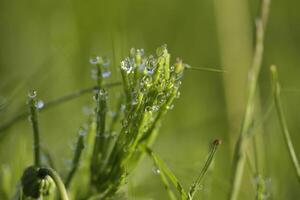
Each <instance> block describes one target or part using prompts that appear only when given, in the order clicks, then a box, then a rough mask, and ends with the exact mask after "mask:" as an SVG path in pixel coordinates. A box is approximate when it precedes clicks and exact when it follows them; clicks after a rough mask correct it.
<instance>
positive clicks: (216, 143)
mask: <svg viewBox="0 0 300 200" xmlns="http://www.w3.org/2000/svg"><path fill="white" fill-rule="evenodd" d="M221 143H222V142H221V141H220V140H215V141H214V142H213V144H212V145H213V146H212V149H211V151H210V153H209V155H208V158H207V160H206V162H205V164H204V166H203V168H202V170H201V172H200V174H199V176H198V177H197V179H196V180H195V181H194V183H193V184H192V186H191V187H190V190H189V193H188V196H189V198H188V199H193V198H194V195H195V193H196V192H197V191H198V190H199V188H200V185H201V183H202V181H203V179H204V177H205V175H206V173H207V171H208V169H209V167H210V165H211V163H212V161H213V159H214V156H215V153H216V152H217V149H218V146H219V145H220V144H221Z"/></svg>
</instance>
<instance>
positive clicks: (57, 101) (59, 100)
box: [0, 82, 121, 140]
mask: <svg viewBox="0 0 300 200" xmlns="http://www.w3.org/2000/svg"><path fill="white" fill-rule="evenodd" d="M120 85H121V82H115V83H108V84H105V87H106V88H110V87H116V86H120ZM97 89H98V87H97V86H96V87H95V86H93V87H88V88H84V89H80V90H77V91H75V92H72V93H70V94H67V95H64V96H62V97H58V98H56V99H53V100H50V101H48V102H45V103H44V105H43V106H42V107H41V108H39V109H38V110H39V111H44V110H47V109H48V108H51V107H54V106H57V105H60V104H62V103H65V102H68V101H70V100H73V99H76V98H78V97H81V96H82V95H84V94H87V93H91V92H93V91H94V90H97ZM27 115H28V112H27V111H21V112H20V113H19V114H17V115H16V116H14V117H13V118H11V119H10V120H8V121H7V122H5V123H4V124H2V125H1V126H0V133H1V134H0V140H1V139H2V138H3V137H4V133H3V131H5V130H6V129H8V128H10V127H11V126H12V125H14V124H15V123H17V122H18V121H21V120H23V119H25V118H26V117H27Z"/></svg>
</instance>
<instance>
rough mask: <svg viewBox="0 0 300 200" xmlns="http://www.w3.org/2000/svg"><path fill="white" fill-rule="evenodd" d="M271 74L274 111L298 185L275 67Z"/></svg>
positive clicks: (299, 168) (297, 169)
mask: <svg viewBox="0 0 300 200" xmlns="http://www.w3.org/2000/svg"><path fill="white" fill-rule="evenodd" d="M271 74H272V85H273V94H274V102H275V107H276V111H277V114H278V118H279V122H280V126H281V129H282V132H283V135H284V141H285V143H286V146H287V148H288V151H289V155H290V158H291V161H292V163H293V166H294V168H295V172H296V175H297V179H298V181H299V183H300V164H299V160H298V158H297V155H296V152H295V149H294V146H293V143H292V139H291V136H290V132H289V129H288V126H287V122H286V119H285V116H284V112H283V109H282V104H281V99H280V84H279V82H278V74H277V69H276V66H274V65H273V66H271Z"/></svg>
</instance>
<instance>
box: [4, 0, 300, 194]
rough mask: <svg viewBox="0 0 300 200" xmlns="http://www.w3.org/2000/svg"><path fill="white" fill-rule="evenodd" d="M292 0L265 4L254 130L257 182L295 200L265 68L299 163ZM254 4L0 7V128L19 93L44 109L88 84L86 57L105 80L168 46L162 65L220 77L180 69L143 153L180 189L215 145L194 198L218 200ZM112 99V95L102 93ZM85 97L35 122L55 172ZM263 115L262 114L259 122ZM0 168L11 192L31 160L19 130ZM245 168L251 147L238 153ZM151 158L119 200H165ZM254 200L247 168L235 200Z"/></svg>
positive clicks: (20, 126) (175, 0)
mask: <svg viewBox="0 0 300 200" xmlns="http://www.w3.org/2000/svg"><path fill="white" fill-rule="evenodd" d="M299 6H300V4H299V2H298V1H296V0H286V1H277V0H272V3H271V11H270V18H269V19H270V21H269V24H268V26H267V32H266V42H265V54H264V61H263V65H262V73H261V75H260V78H259V92H258V94H257V96H258V98H257V105H259V106H258V108H259V109H258V110H259V111H258V112H257V113H258V114H257V115H256V117H255V121H256V122H258V123H257V124H258V126H256V128H255V131H254V132H255V134H256V136H255V138H256V140H257V144H258V145H257V146H258V148H257V151H258V158H257V160H258V165H259V172H260V173H261V174H262V175H263V176H264V177H265V180H266V183H267V188H268V189H267V190H268V194H267V195H266V196H267V197H268V199H274V200H275V199H278V200H281V199H300V190H299V184H298V183H297V180H296V177H295V174H294V171H293V170H294V169H293V166H292V165H291V162H290V160H289V157H288V153H287V149H286V146H285V144H284V140H283V135H282V133H281V131H280V127H279V124H278V119H277V116H276V113H275V112H274V109H272V106H271V104H272V99H271V96H270V95H271V86H270V75H269V66H270V65H271V64H276V65H277V66H278V69H279V75H280V81H281V84H282V98H283V103H284V110H285V112H286V117H287V121H288V126H289V128H290V132H291V136H292V138H293V142H294V145H295V148H296V152H297V155H298V156H299V155H300V147H299V144H300V136H299V134H298V133H299V130H300V123H299V120H300V107H299V100H300V79H299V77H300V68H299V66H300V58H299V51H300V24H299V22H300V14H299ZM258 11H259V1H258V0H251V1H250V0H248V1H247V0H214V1H212V0H203V1H199V0H131V1H130V0H119V1H118V0H110V1H104V0H86V1H79V0H51V1H37V0H26V1H21V0H1V1H0V95H1V97H0V98H1V105H2V104H4V105H5V106H2V107H4V108H3V109H2V110H1V112H0V122H1V123H0V124H2V122H3V123H4V122H5V121H7V120H9V119H10V118H11V117H13V116H14V115H16V114H17V113H18V112H20V110H22V109H26V105H25V103H26V94H27V91H28V89H30V88H34V89H36V90H37V91H38V96H39V98H40V99H42V100H44V101H47V100H50V99H54V98H56V97H59V96H62V95H64V94H67V93H69V92H72V91H75V90H77V89H81V88H85V87H88V86H91V85H92V84H93V80H92V79H91V78H90V70H91V66H90V64H89V58H90V56H93V55H102V56H107V57H108V58H110V60H111V66H110V67H111V70H112V72H113V75H112V76H111V77H110V78H109V79H110V80H109V81H111V82H113V81H115V80H118V79H119V78H120V76H119V75H118V71H117V70H116V68H117V67H118V64H119V62H120V60H121V59H122V58H123V57H124V56H126V55H127V54H128V50H129V49H130V48H131V47H136V48H144V49H145V51H146V54H148V55H149V54H151V53H153V52H154V51H155V49H156V47H158V46H160V45H161V44H165V43H166V44H168V48H169V50H170V52H171V54H172V59H173V60H174V59H175V58H176V57H181V58H182V59H183V60H184V61H185V62H186V63H189V64H190V65H192V66H195V67H212V68H220V69H223V70H226V73H212V72H205V71H200V72H196V71H193V72H192V71H187V72H186V73H185V77H184V81H183V85H182V90H181V98H180V99H178V100H177V102H176V105H175V108H174V110H172V111H171V112H170V113H169V114H168V115H167V117H166V118H165V123H164V124H163V126H162V127H161V131H160V134H159V136H158V138H157V140H156V142H155V144H154V146H153V149H154V150H155V151H156V152H158V153H159V154H160V156H161V157H162V158H163V159H164V160H165V161H166V163H167V164H168V165H169V166H170V168H171V169H172V170H173V171H174V173H175V174H176V175H177V176H178V177H179V179H180V180H181V181H182V182H183V185H184V186H185V187H188V186H189V184H190V183H191V182H192V180H193V178H194V177H195V176H196V175H197V174H198V173H199V170H200V169H201V167H202V165H203V162H204V160H205V158H206V155H207V152H208V149H209V144H210V143H211V141H212V140H213V139H215V138H219V139H221V140H222V141H223V145H222V146H221V147H220V149H219V151H218V153H217V156H216V160H215V163H214V166H213V168H212V169H211V171H210V172H209V176H208V178H207V179H206V180H205V182H204V184H203V187H202V188H201V191H200V193H199V195H198V198H199V199H200V198H201V197H202V199H226V197H227V196H228V192H229V190H228V189H229V184H230V181H229V180H230V170H231V162H232V155H233V149H234V144H235V142H236V139H237V136H238V132H239V129H240V126H241V121H242V118H243V113H244V109H245V99H246V83H247V69H248V68H249V65H250V63H251V58H252V52H253V39H254V37H253V33H254V24H255V18H256V16H257V15H258ZM112 92H113V90H112ZM91 103H92V100H91V95H89V94H87V95H84V96H82V97H80V98H78V99H76V100H73V101H70V102H68V103H66V104H63V105H60V106H57V107H55V108H53V109H50V110H47V111H45V112H43V113H41V114H40V126H41V134H42V145H43V146H45V147H46V148H47V149H49V151H50V152H51V153H52V154H53V155H55V157H56V159H55V162H56V164H57V165H58V166H59V168H60V169H61V170H64V169H65V168H66V165H67V164H68V160H67V159H68V157H69V156H70V155H71V154H72V150H71V144H72V143H74V139H75V137H76V134H77V133H76V131H77V129H78V127H79V126H80V125H81V124H82V123H83V122H84V121H85V119H86V116H85V115H84V114H83V108H84V106H85V105H90V104H91ZM268 110H271V111H270V112H268ZM0 135H1V141H0V165H1V166H2V168H3V169H4V170H9V169H10V168H11V169H14V174H13V176H12V180H13V181H12V183H11V185H9V186H8V187H11V188H14V187H15V185H16V184H17V181H18V178H19V176H20V174H21V173H22V169H23V167H25V166H27V165H29V164H30V162H31V156H32V153H31V150H32V144H31V128H30V124H29V122H28V121H27V120H24V121H22V122H20V123H17V124H15V125H14V126H13V127H11V128H9V129H7V130H5V131H4V132H1V133H0ZM249 157H250V163H251V162H252V164H253V163H254V156H253V149H252V148H250V150H249ZM152 168H153V164H152V162H151V160H149V159H148V158H145V159H143V160H142V162H141V163H140V165H139V167H138V168H137V169H136V170H135V171H134V172H133V173H132V174H131V175H130V178H129V180H128V189H129V192H128V195H129V197H128V198H129V199H136V200H139V199H140V200H142V199H162V200H163V199H167V196H166V192H165V191H164V189H163V186H162V183H161V181H160V179H159V177H158V176H157V175H155V173H153V170H152ZM254 197H255V175H254V174H253V173H251V170H250V168H249V167H248V165H247V166H246V169H245V173H244V179H243V184H242V187H241V193H240V199H243V200H248V199H254Z"/></svg>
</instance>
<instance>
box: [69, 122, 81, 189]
mask: <svg viewBox="0 0 300 200" xmlns="http://www.w3.org/2000/svg"><path fill="white" fill-rule="evenodd" d="M83 131H84V132H85V130H84V129H83V128H80V129H79V136H78V139H77V144H76V148H75V152H74V157H73V161H72V167H71V170H70V171H69V173H68V175H67V178H66V180H65V186H66V188H68V187H69V186H70V183H71V181H72V178H73V177H74V175H75V173H76V171H77V169H78V166H79V161H80V158H81V154H82V150H83V149H84V135H85V134H86V133H82V132H83Z"/></svg>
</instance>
